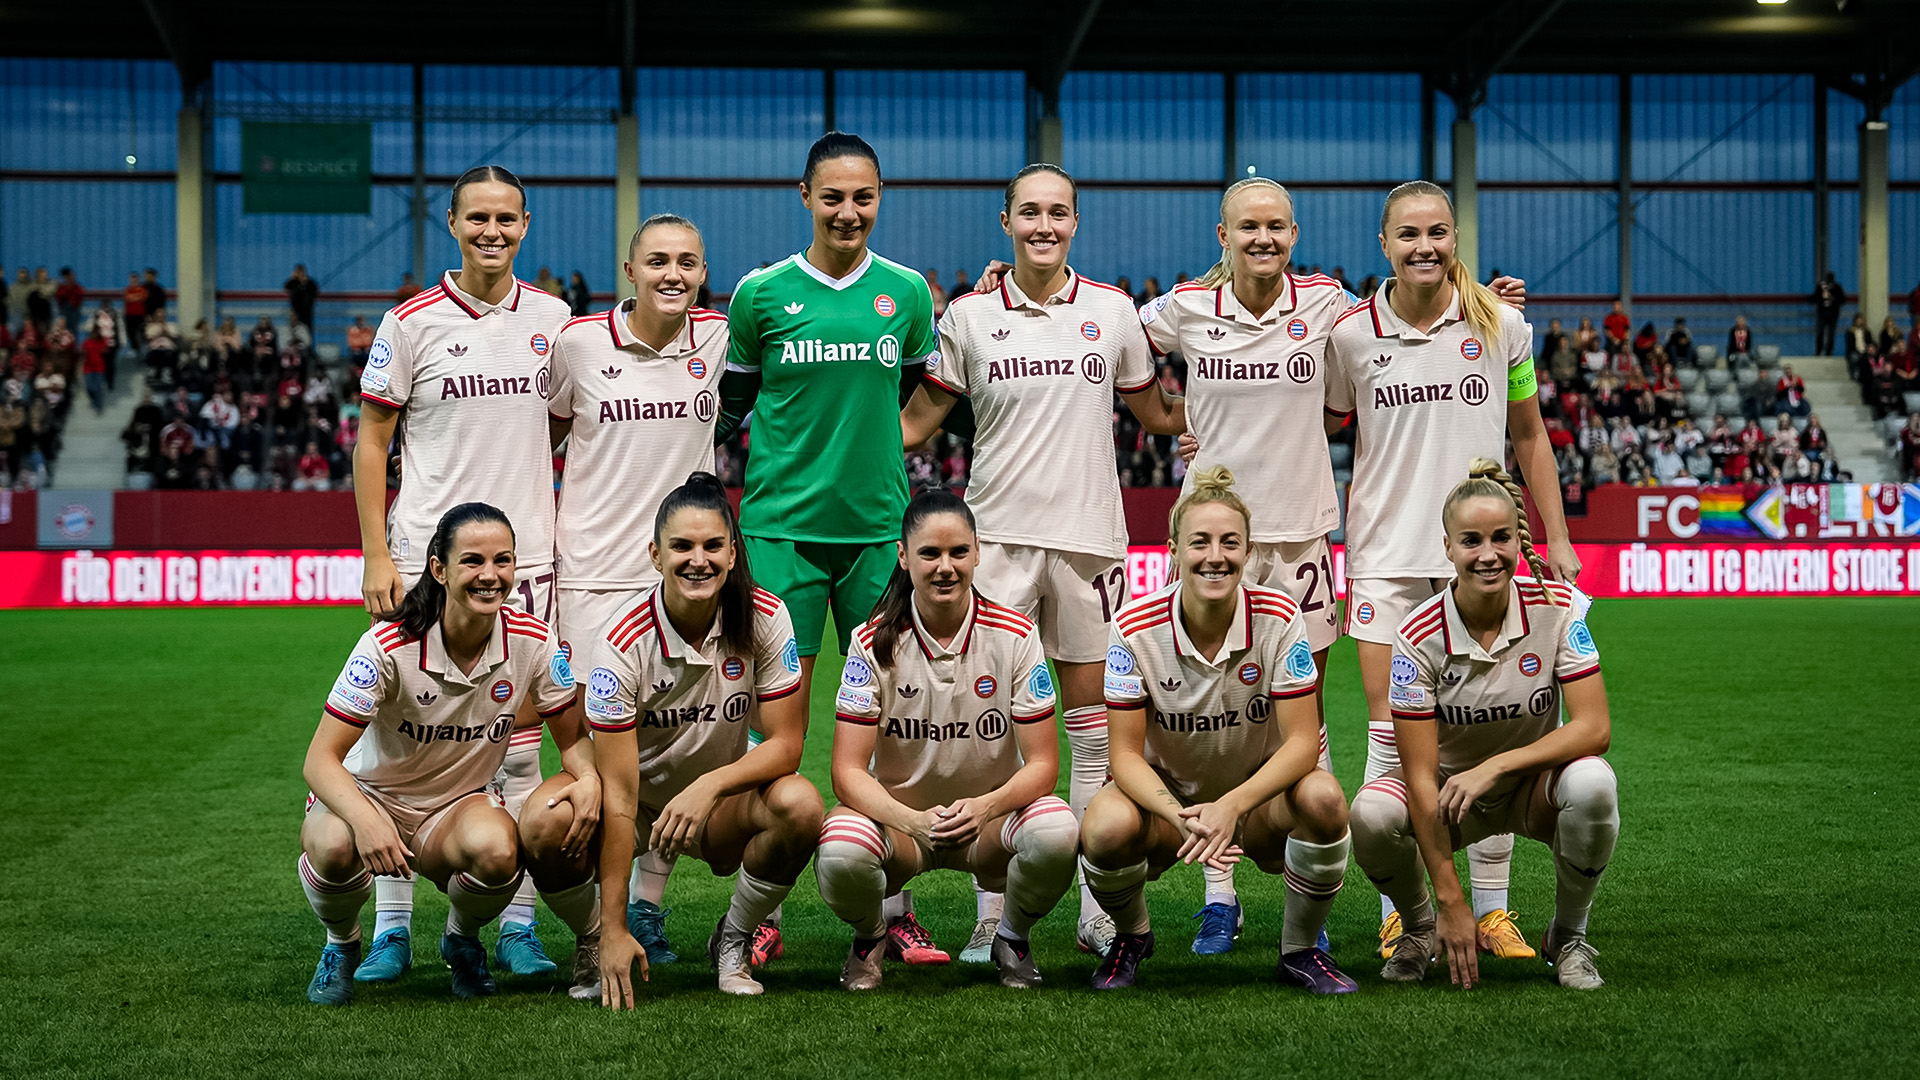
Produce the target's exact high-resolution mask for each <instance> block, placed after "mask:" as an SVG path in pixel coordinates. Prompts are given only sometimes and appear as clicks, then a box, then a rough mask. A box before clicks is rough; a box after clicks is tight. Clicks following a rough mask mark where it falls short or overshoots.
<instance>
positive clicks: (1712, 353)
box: [1693, 345, 1720, 367]
mask: <svg viewBox="0 0 1920 1080" xmlns="http://www.w3.org/2000/svg"><path fill="white" fill-rule="evenodd" d="M1693 358H1694V360H1695V361H1697V362H1698V363H1699V364H1700V366H1701V367H1712V366H1713V362H1714V361H1715V360H1718V359H1720V350H1719V349H1716V348H1714V347H1713V346H1711V345H1695V346H1694V347H1693Z"/></svg>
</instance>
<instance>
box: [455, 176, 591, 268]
mask: <svg viewBox="0 0 1920 1080" xmlns="http://www.w3.org/2000/svg"><path fill="white" fill-rule="evenodd" d="M527 206H528V209H529V212H530V217H529V219H528V221H527V238H526V240H525V241H523V242H522V243H521V245H520V255H519V257H518V258H517V259H515V260H514V272H515V273H517V274H519V275H520V277H521V279H522V280H524V281H532V280H533V279H534V275H536V274H538V273H539V272H540V268H541V267H542V266H546V267H549V268H551V269H552V270H553V273H554V276H556V277H558V278H559V279H560V280H561V281H566V280H567V275H568V274H570V273H572V272H573V271H575V270H578V271H580V273H581V275H582V276H584V277H585V278H586V279H587V285H588V286H589V287H590V288H592V289H594V290H595V291H598V292H614V291H615V286H616V285H618V284H619V281H618V279H617V277H616V275H618V274H619V272H620V270H619V262H620V259H619V254H620V240H619V238H618V237H617V236H616V234H615V233H614V231H613V186H612V185H611V184H609V185H607V186H605V187H586V186H579V185H566V186H556V185H542V184H538V183H533V184H528V185H527ZM446 249H447V251H448V252H449V253H454V252H456V251H457V248H456V247H455V245H454V243H453V238H452V237H451V236H449V237H447V241H446Z"/></svg>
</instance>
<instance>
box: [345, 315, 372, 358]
mask: <svg viewBox="0 0 1920 1080" xmlns="http://www.w3.org/2000/svg"><path fill="white" fill-rule="evenodd" d="M372 351H373V327H371V326H368V325H367V317H366V316H365V315H355V316H354V317H353V325H352V326H349V327H347V361H348V363H350V364H352V365H353V367H354V369H355V370H359V369H360V368H363V367H365V366H367V354H368V353H369V352H372Z"/></svg>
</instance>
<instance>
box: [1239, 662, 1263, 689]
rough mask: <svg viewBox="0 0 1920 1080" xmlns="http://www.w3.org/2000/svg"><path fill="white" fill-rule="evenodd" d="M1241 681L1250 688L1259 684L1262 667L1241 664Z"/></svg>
mask: <svg viewBox="0 0 1920 1080" xmlns="http://www.w3.org/2000/svg"><path fill="white" fill-rule="evenodd" d="M1240 681H1241V682H1243V683H1246V684H1247V685H1248V686H1252V685H1253V684H1254V683H1257V682H1259V681H1260V665H1259V664H1241V665H1240Z"/></svg>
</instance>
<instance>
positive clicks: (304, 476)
mask: <svg viewBox="0 0 1920 1080" xmlns="http://www.w3.org/2000/svg"><path fill="white" fill-rule="evenodd" d="M332 479H333V467H332V466H330V465H328V464H327V458H326V455H324V454H322V453H321V452H320V444H319V443H316V442H312V441H309V442H308V443H307V449H306V451H305V452H304V453H302V454H301V455H300V463H299V465H297V466H295V468H294V481H293V490H295V491H325V490H327V489H328V488H329V487H331V486H332V484H331V481H332Z"/></svg>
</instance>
